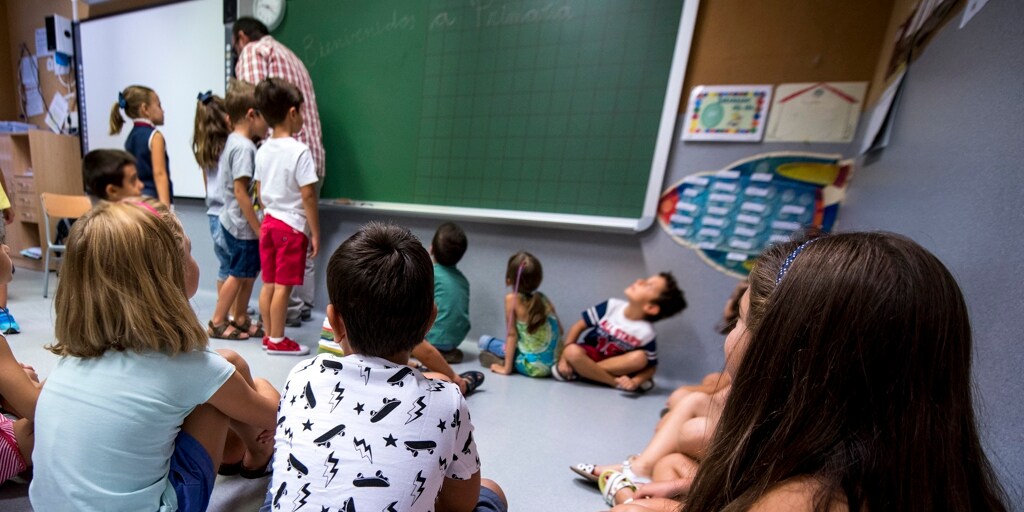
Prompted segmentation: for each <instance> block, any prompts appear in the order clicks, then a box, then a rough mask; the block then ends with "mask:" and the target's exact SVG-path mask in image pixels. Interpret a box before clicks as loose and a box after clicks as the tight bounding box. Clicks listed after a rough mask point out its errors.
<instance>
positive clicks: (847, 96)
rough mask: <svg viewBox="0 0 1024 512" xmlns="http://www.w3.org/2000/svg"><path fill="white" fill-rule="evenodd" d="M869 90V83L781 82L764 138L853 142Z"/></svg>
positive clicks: (774, 140) (792, 140) (773, 140)
mask: <svg viewBox="0 0 1024 512" xmlns="http://www.w3.org/2000/svg"><path fill="white" fill-rule="evenodd" d="M867 90H868V84H867V82H819V83H795V84H781V85H779V86H777V87H776V88H775V100H774V101H773V102H772V110H771V115H769V117H768V131H767V133H766V135H765V140H767V141H771V142H852V141H853V137H854V135H855V134H856V131H857V121H858V119H859V118H860V111H861V106H862V105H863V104H864V95H865V93H867Z"/></svg>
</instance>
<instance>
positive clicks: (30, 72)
mask: <svg viewBox="0 0 1024 512" xmlns="http://www.w3.org/2000/svg"><path fill="white" fill-rule="evenodd" d="M18 74H19V75H21V85H24V86H25V87H38V86H39V70H38V69H36V63H35V59H34V58H33V57H22V58H21V67H20V72H19V73H18Z"/></svg>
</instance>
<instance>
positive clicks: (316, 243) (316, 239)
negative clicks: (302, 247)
mask: <svg viewBox="0 0 1024 512" xmlns="http://www.w3.org/2000/svg"><path fill="white" fill-rule="evenodd" d="M309 243H310V245H312V246H313V254H311V255H310V258H316V255H317V254H320V236H319V235H313V236H311V237H309Z"/></svg>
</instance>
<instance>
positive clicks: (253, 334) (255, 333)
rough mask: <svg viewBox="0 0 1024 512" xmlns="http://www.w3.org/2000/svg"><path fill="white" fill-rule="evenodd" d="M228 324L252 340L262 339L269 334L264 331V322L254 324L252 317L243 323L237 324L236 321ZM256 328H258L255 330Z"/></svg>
mask: <svg viewBox="0 0 1024 512" xmlns="http://www.w3.org/2000/svg"><path fill="white" fill-rule="evenodd" d="M228 323H229V324H231V326H232V327H234V328H235V329H238V330H239V331H242V332H244V333H246V334H248V335H249V337H250V338H262V337H264V336H266V335H267V333H266V332H264V331H263V322H256V323H255V324H253V323H252V317H249V318H246V319H245V322H242V323H237V322H235V321H230V322H228ZM254 326H255V327H256V329H255V330H253V327H254Z"/></svg>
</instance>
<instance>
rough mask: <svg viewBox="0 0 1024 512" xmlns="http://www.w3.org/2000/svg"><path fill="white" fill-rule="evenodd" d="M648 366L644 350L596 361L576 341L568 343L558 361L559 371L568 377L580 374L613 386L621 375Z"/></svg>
mask: <svg viewBox="0 0 1024 512" xmlns="http://www.w3.org/2000/svg"><path fill="white" fill-rule="evenodd" d="M646 367H647V354H646V353H644V351H642V350H634V351H632V352H627V353H625V354H622V355H620V356H615V357H609V358H608V359H605V360H603V361H594V360H593V359H591V358H590V356H589V355H587V352H586V350H584V349H583V347H582V346H580V345H577V344H575V343H573V344H570V345H566V347H565V350H564V351H563V352H562V358H561V359H559V361H558V372H559V373H561V374H562V375H565V376H566V377H568V376H570V375H574V374H579V376H580V377H583V378H585V379H589V380H592V381H594V382H600V383H602V384H605V385H607V386H611V387H616V386H617V385H618V384H619V383H618V378H619V377H622V376H625V375H630V374H633V373H636V372H639V371H640V370H643V369H644V368H646Z"/></svg>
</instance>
